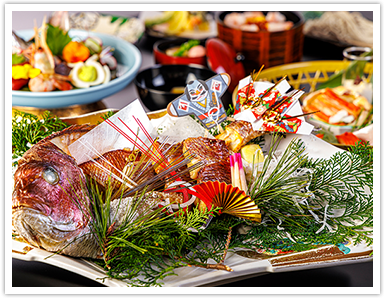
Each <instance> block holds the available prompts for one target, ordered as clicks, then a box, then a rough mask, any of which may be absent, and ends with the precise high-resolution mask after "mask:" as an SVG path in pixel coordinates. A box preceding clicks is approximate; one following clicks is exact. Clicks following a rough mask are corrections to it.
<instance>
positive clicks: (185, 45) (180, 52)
mask: <svg viewBox="0 0 385 300" xmlns="http://www.w3.org/2000/svg"><path fill="white" fill-rule="evenodd" d="M197 45H199V41H198V40H189V41H187V42H185V43H183V44H182V45H181V46H180V48H179V49H178V50H177V51H175V53H174V54H173V56H183V55H184V54H185V53H186V52H187V51H188V50H190V49H191V48H192V47H194V46H197Z"/></svg>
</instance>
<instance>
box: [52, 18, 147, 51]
mask: <svg viewBox="0 0 385 300" xmlns="http://www.w3.org/2000/svg"><path fill="white" fill-rule="evenodd" d="M55 13H57V12H55ZM69 23H70V27H71V28H74V29H80V30H86V31H88V30H89V31H92V32H99V33H105V34H111V35H115V36H117V37H119V38H122V39H123V40H125V41H127V42H129V43H132V44H135V43H137V42H138V41H139V40H140V38H141V37H142V36H143V34H144V29H145V28H144V23H143V21H142V20H140V19H138V18H134V17H123V16H118V15H109V14H105V13H98V12H92V11H90V12H77V13H73V14H70V15H69Z"/></svg>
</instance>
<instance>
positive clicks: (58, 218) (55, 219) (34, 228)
mask: <svg viewBox="0 0 385 300" xmlns="http://www.w3.org/2000/svg"><path fill="white" fill-rule="evenodd" d="M90 203H91V202H90V198H89V195H88V193H87V189H86V179H85V176H84V174H83V172H82V170H81V169H80V168H79V167H78V166H77V164H76V162H75V160H74V159H73V158H72V157H71V156H69V155H67V154H66V153H64V152H63V151H62V150H61V149H60V148H58V147H57V146H55V145H54V144H53V143H51V142H49V141H48V142H45V143H43V144H37V145H35V146H34V147H32V148H31V149H29V150H28V151H27V152H26V153H25V154H24V156H23V157H22V158H21V159H20V160H19V166H18V168H17V170H16V172H15V175H14V191H13V195H12V214H13V216H12V220H13V226H14V228H15V229H16V231H17V232H18V233H19V234H20V235H21V237H22V238H24V239H25V240H26V241H27V242H28V243H30V244H32V245H34V246H36V247H42V248H44V249H46V250H48V251H57V250H60V247H63V245H64V244H68V242H70V241H71V240H73V239H74V238H75V237H77V236H79V235H80V234H81V233H82V232H84V231H85V228H87V227H88V222H89V211H90Z"/></svg>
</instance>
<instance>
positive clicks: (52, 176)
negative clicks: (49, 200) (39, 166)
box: [43, 167, 59, 185]
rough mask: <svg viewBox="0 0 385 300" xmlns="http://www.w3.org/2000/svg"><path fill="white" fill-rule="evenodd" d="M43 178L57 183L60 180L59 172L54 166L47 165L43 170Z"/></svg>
mask: <svg viewBox="0 0 385 300" xmlns="http://www.w3.org/2000/svg"><path fill="white" fill-rule="evenodd" d="M43 178H44V180H45V181H47V182H48V183H49V184H52V185H55V184H56V183H58V182H59V174H58V173H57V172H56V170H55V169H54V168H52V167H46V168H45V169H44V171H43Z"/></svg>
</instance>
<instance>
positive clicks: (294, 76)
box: [258, 60, 373, 93]
mask: <svg viewBox="0 0 385 300" xmlns="http://www.w3.org/2000/svg"><path fill="white" fill-rule="evenodd" d="M349 63H350V62H349V61H342V60H321V61H306V62H299V63H291V64H286V65H281V66H276V67H271V68H268V69H265V70H262V72H261V73H260V74H259V76H258V80H264V81H269V82H272V83H275V82H277V81H278V80H279V79H281V78H282V77H283V76H285V75H287V80H288V82H289V83H290V85H291V86H292V87H293V88H294V89H300V88H304V91H305V92H307V93H311V92H314V91H315V90H317V87H318V85H319V84H321V83H323V82H325V81H327V80H329V78H330V77H331V76H333V75H334V74H335V73H337V72H339V71H342V70H345V69H346V68H347V67H348V65H349ZM372 75H373V63H366V65H365V69H364V79H365V80H366V81H368V82H369V81H370V80H371V79H372Z"/></svg>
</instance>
